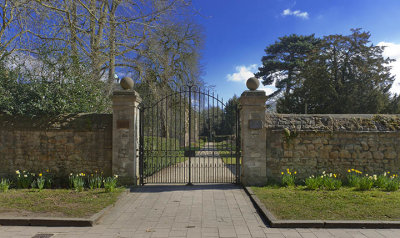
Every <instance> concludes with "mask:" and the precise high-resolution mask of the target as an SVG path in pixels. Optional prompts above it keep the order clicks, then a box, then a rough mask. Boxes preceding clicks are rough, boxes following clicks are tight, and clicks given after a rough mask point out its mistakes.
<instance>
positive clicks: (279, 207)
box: [252, 187, 400, 220]
mask: <svg viewBox="0 0 400 238" xmlns="http://www.w3.org/2000/svg"><path fill="white" fill-rule="evenodd" d="M252 189H253V191H254V192H255V194H256V195H257V197H258V198H259V199H260V200H261V202H262V203H264V205H265V207H266V208H267V209H268V210H269V211H270V212H272V214H274V215H275V216H276V217H277V218H278V219H285V220H300V219H301V220H317V219H318V220H400V190H399V191H396V192H384V191H380V190H372V191H364V192H362V191H354V189H353V188H346V187H342V188H341V189H339V190H337V191H322V190H320V191H308V190H305V189H304V187H296V188H278V187H262V188H260V187H252Z"/></svg>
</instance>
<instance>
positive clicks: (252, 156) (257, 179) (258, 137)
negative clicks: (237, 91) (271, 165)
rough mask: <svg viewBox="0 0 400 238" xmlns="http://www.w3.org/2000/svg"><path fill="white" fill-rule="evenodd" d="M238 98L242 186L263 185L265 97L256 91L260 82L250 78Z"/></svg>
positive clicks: (265, 178) (265, 172)
mask: <svg viewBox="0 0 400 238" xmlns="http://www.w3.org/2000/svg"><path fill="white" fill-rule="evenodd" d="M246 85H247V87H248V88H249V89H250V90H246V91H244V92H243V93H242V95H241V96H240V98H239V103H240V126H241V146H242V147H241V148H242V159H243V160H242V174H241V176H242V177H241V181H242V183H243V184H244V185H265V184H266V182H267V164H266V153H267V150H266V129H265V110H266V105H265V102H266V101H267V96H266V94H265V92H264V91H262V90H257V88H258V86H259V85H260V82H259V81H258V79H257V78H250V79H249V80H247V83H246Z"/></svg>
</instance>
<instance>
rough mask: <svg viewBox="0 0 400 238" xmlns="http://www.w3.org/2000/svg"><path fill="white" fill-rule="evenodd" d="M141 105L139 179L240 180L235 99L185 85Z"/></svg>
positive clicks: (141, 181)
mask: <svg viewBox="0 0 400 238" xmlns="http://www.w3.org/2000/svg"><path fill="white" fill-rule="evenodd" d="M153 101H154V103H151V105H146V104H142V105H141V107H140V130H139V132H140V140H139V143H140V146H139V174H140V183H141V184H142V185H144V184H147V183H187V184H192V183H239V179H240V148H239V147H240V141H239V138H238V135H239V113H238V108H237V105H236V104H235V103H232V102H231V101H228V102H227V103H224V102H223V100H222V99H220V98H218V95H214V93H210V91H207V92H205V91H202V90H201V89H199V88H198V87H197V86H193V85H189V86H184V87H183V88H181V89H180V90H179V91H178V92H173V93H171V94H169V95H167V96H165V97H163V98H161V99H154V100H153Z"/></svg>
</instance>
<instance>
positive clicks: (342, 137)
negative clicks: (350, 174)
mask: <svg viewBox="0 0 400 238" xmlns="http://www.w3.org/2000/svg"><path fill="white" fill-rule="evenodd" d="M265 128H266V131H267V133H266V148H267V152H266V167H267V177H268V178H270V179H273V180H279V179H280V177H281V174H280V173H281V172H282V171H285V170H286V169H287V168H289V169H291V170H297V171H298V177H299V178H304V177H306V176H309V175H312V174H317V173H321V172H322V171H326V172H335V173H341V174H343V173H346V171H347V170H348V169H351V168H354V169H358V170H362V171H364V172H365V173H369V174H374V173H382V172H383V171H399V170H400V117H399V116H398V115H293V114H291V115H287V114H286V115H285V114H270V113H267V114H266V118H265ZM260 143H263V142H260Z"/></svg>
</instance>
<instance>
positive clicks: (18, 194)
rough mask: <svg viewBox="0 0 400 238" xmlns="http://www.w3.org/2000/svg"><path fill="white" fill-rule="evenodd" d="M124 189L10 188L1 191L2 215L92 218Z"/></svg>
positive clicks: (0, 213)
mask: <svg viewBox="0 0 400 238" xmlns="http://www.w3.org/2000/svg"><path fill="white" fill-rule="evenodd" d="M124 190H125V189H124V188H118V189H116V190H115V191H114V192H112V193H105V192H104V189H97V190H88V191H84V192H75V191H73V190H67V189H44V190H42V191H40V192H39V191H38V190H33V189H10V190H9V191H8V192H6V193H0V215H13V216H30V217H35V216H36V217H37V216H46V217H77V218H88V217H90V216H92V215H93V214H95V213H97V212H99V211H101V210H102V209H103V208H105V207H107V206H108V205H111V204H113V203H115V202H116V201H117V198H118V196H119V195H120V194H121V193H122V192H123V191H124Z"/></svg>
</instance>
